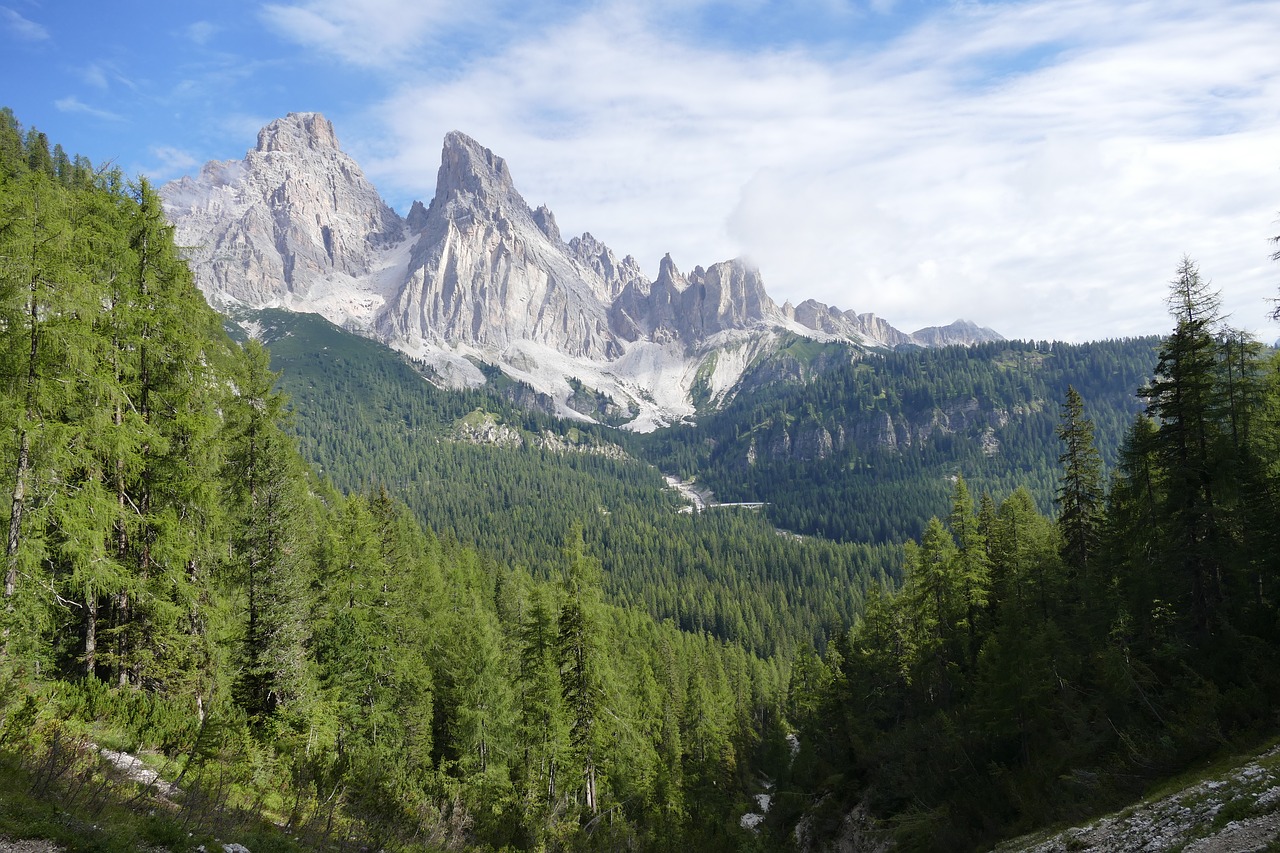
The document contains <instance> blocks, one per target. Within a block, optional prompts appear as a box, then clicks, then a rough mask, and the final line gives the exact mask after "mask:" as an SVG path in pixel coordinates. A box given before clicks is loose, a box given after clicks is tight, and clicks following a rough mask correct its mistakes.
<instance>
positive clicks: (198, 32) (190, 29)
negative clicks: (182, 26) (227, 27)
mask: <svg viewBox="0 0 1280 853" xmlns="http://www.w3.org/2000/svg"><path fill="white" fill-rule="evenodd" d="M219 30H221V27H219V26H218V25H217V24H213V23H210V22H209V21H196V22H195V23H192V24H189V25H187V28H186V34H187V38H189V39H191V41H193V42H195V43H196V44H199V45H204V44H208V43H209V40H210V39H212V38H213V37H214V36H215V35H217V34H218V32H219Z"/></svg>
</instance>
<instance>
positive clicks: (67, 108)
mask: <svg viewBox="0 0 1280 853" xmlns="http://www.w3.org/2000/svg"><path fill="white" fill-rule="evenodd" d="M53 105H54V106H55V107H57V108H58V110H59V112H64V113H80V114H81V115H87V116H93V117H94V118H97V119H103V120H104V121H124V117H123V116H121V115H119V114H118V113H113V112H111V111H110V110H104V109H99V108H97V107H91V106H89V105H88V104H86V103H84V102H83V101H81V100H80V99H79V98H77V97H76V96H75V95H68V96H67V97H65V98H59V99H58V100H56V101H54V102H53Z"/></svg>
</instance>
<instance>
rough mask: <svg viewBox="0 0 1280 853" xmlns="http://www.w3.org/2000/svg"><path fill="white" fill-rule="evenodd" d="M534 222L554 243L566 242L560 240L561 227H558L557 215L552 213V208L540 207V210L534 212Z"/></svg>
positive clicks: (542, 205) (541, 205) (543, 205)
mask: <svg viewBox="0 0 1280 853" xmlns="http://www.w3.org/2000/svg"><path fill="white" fill-rule="evenodd" d="M533 221H534V222H535V223H537V225H538V228H539V230H541V231H542V233H543V234H546V235H547V239H548V240H550V241H551V242H552V243H556V244H559V243H562V242H564V241H562V240H561V239H560V226H558V225H556V215H555V214H554V213H552V212H551V208H549V207H547V206H546V205H545V204H540V205H538V209H537V210H535V211H534V212H533Z"/></svg>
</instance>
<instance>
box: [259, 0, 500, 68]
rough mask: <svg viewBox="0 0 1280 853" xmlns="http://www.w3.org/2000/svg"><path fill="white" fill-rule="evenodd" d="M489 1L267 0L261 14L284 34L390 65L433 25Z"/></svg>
mask: <svg viewBox="0 0 1280 853" xmlns="http://www.w3.org/2000/svg"><path fill="white" fill-rule="evenodd" d="M488 5H489V4H488V3H487V2H485V0H471V2H469V3H467V4H465V8H466V9H467V11H466V12H460V11H459V10H460V9H461V8H463V5H462V4H456V3H451V2H449V0H305V2H301V3H292V4H287V3H268V4H266V5H264V6H263V7H262V11H261V16H262V19H263V20H264V21H265V22H266V23H267V24H268V25H269V26H270V27H272V28H273V29H275V30H276V31H277V32H279V33H281V34H282V35H284V36H285V37H287V38H289V39H291V40H293V41H295V42H298V43H299V44H302V45H305V46H307V47H310V48H314V49H317V50H321V51H324V52H326V53H330V54H333V55H334V56H337V57H338V58H339V59H341V60H343V61H344V62H349V63H351V64H353V65H359V66H371V67H378V66H394V65H395V64H397V63H399V62H402V61H403V60H405V58H406V57H408V56H409V55H410V54H411V53H412V52H413V51H415V50H417V49H419V48H421V46H422V42H423V40H424V39H425V38H427V37H428V35H429V34H430V32H431V30H432V28H433V27H441V26H449V27H452V26H456V25H457V23H458V21H459V19H460V18H462V19H465V18H468V17H477V16H479V15H480V13H481V11H482V10H483V9H484V8H486V7H487V6H488Z"/></svg>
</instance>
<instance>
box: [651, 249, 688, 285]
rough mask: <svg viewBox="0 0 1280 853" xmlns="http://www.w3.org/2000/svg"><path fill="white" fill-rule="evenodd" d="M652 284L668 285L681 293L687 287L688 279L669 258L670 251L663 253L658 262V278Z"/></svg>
mask: <svg viewBox="0 0 1280 853" xmlns="http://www.w3.org/2000/svg"><path fill="white" fill-rule="evenodd" d="M654 285H655V286H659V285H661V286H663V287H668V288H670V289H671V290H674V291H675V292H676V293H682V292H684V291H685V290H686V289H687V288H688V287H689V280H688V279H687V278H685V277H684V274H683V273H681V272H680V270H679V268H678V267H677V266H676V262H675V261H673V260H671V254H670V253H667V254H665V255H663V256H662V260H661V261H660V262H659V263H658V278H657V279H656V280H655V281H654Z"/></svg>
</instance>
